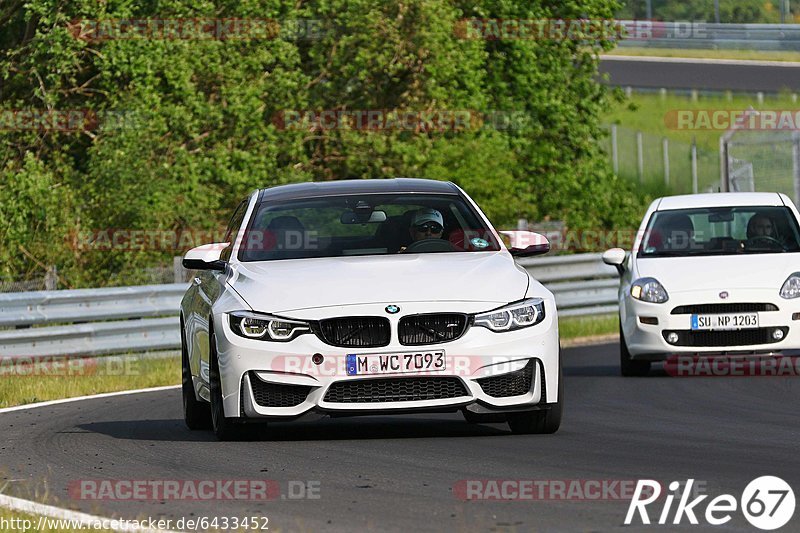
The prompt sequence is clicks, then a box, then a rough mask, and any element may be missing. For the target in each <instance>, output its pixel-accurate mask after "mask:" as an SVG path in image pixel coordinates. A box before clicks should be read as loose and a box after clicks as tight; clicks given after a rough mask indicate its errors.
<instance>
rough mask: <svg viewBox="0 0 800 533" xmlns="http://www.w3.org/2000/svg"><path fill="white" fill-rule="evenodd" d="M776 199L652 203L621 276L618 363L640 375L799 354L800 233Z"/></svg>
mask: <svg viewBox="0 0 800 533" xmlns="http://www.w3.org/2000/svg"><path fill="white" fill-rule="evenodd" d="M798 218H799V217H798V212H797V208H796V207H795V206H794V204H793V203H792V202H791V200H789V198H787V197H786V196H785V195H783V194H778V193H741V192H739V193H714V194H696V195H688V196H671V197H667V198H660V199H657V200H655V201H654V202H653V203H652V204H651V205H650V208H649V209H648V210H647V213H646V214H645V216H644V220H643V221H642V224H641V226H640V228H639V232H638V233H637V236H636V239H635V240H634V244H633V250H632V252H631V253H630V254H627V253H626V252H625V251H624V250H622V249H621V248H613V249H611V250H608V251H606V252H605V253H604V254H603V261H604V262H606V263H607V264H610V265H614V266H616V267H617V269H618V270H619V272H620V275H621V283H620V289H619V314H620V365H621V370H622V374H623V375H625V376H640V375H645V374H647V373H648V372H649V370H650V365H651V362H652V361H661V360H664V359H666V358H667V357H668V356H670V355H673V354H674V355H679V354H733V355H737V354H741V355H748V354H755V355H771V354H776V353H778V352H781V353H784V354H786V353H790V351H792V350H797V349H798V348H800V322H799V321H800V227H799V226H798Z"/></svg>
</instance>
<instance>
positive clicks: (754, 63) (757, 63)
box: [600, 54, 800, 68]
mask: <svg viewBox="0 0 800 533" xmlns="http://www.w3.org/2000/svg"><path fill="white" fill-rule="evenodd" d="M600 59H601V60H602V61H642V62H654V63H694V64H699V65H713V64H719V65H738V66H751V67H786V68H798V67H800V62H797V61H767V60H758V59H710V58H702V57H661V56H624V55H609V54H601V55H600Z"/></svg>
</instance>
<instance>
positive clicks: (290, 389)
mask: <svg viewBox="0 0 800 533" xmlns="http://www.w3.org/2000/svg"><path fill="white" fill-rule="evenodd" d="M249 377H250V388H251V389H252V390H253V398H254V399H255V401H256V403H257V404H258V405H260V406H261V407H294V406H296V405H300V404H301V403H303V402H304V401H305V399H306V397H307V396H308V393H309V392H311V387H308V386H305V385H283V384H278V383H268V382H266V381H261V380H260V379H259V378H258V376H256V375H255V374H254V373H253V372H250V376H249Z"/></svg>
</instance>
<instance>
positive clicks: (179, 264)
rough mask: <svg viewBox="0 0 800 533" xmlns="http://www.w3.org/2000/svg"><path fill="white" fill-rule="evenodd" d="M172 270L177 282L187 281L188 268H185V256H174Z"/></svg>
mask: <svg viewBox="0 0 800 533" xmlns="http://www.w3.org/2000/svg"><path fill="white" fill-rule="evenodd" d="M172 270H173V273H174V275H173V279H174V280H175V283H183V282H184V281H186V269H185V268H183V257H181V256H180V255H176V256H175V257H173V258H172Z"/></svg>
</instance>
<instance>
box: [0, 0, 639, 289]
mask: <svg viewBox="0 0 800 533" xmlns="http://www.w3.org/2000/svg"><path fill="white" fill-rule="evenodd" d="M616 7H617V5H616V3H615V2H613V1H610V0H584V1H581V2H577V1H566V2H563V1H557V0H536V1H533V2H512V1H510V0H458V1H456V2H447V1H445V0H411V1H408V2H402V3H395V2H384V1H382V0H317V1H315V2H309V3H299V2H293V1H292V2H290V1H288V0H242V1H238V2H234V1H232V0H216V1H211V0H203V1H195V2H188V1H186V0H160V1H158V2H156V1H146V2H134V1H132V0H117V1H114V2H97V1H96V0H74V1H71V2H60V1H57V0H28V1H25V2H21V1H12V2H10V3H7V4H5V5H4V6H3V7H0V46H2V48H0V112H2V110H15V109H35V110H47V109H52V110H89V111H91V112H92V113H96V114H97V116H98V117H100V123H99V125H98V126H97V127H92V128H89V129H88V131H36V130H34V131H13V130H10V131H0V217H2V218H0V260H1V261H2V264H1V265H0V273H3V274H7V275H8V274H11V273H19V272H26V273H32V272H35V271H37V269H40V267H38V266H36V265H37V264H56V265H58V267H59V272H60V274H61V276H62V278H63V279H65V280H67V282H68V283H69V284H70V285H72V286H85V285H95V284H103V283H106V282H108V280H109V279H110V278H111V277H112V276H115V275H116V276H119V275H120V274H125V275H126V276H128V277H127V279H130V280H131V282H135V281H136V277H135V273H136V272H138V271H140V270H141V268H142V267H144V266H152V265H154V264H157V263H159V262H162V263H168V262H169V258H170V257H171V256H173V255H177V254H179V253H181V252H182V251H183V249H175V250H169V249H150V250H143V251H130V250H129V251H121V250H116V251H84V250H74V249H73V247H72V246H71V245H70V243H71V242H73V239H72V238H71V237H74V235H76V234H81V232H84V231H87V230H105V229H109V228H112V229H113V228H116V229H125V230H135V229H139V230H149V231H174V232H176V233H177V232H181V231H186V230H212V229H216V228H219V227H220V226H221V225H224V223H225V222H226V221H227V217H228V216H229V215H230V213H231V211H232V209H233V208H234V207H235V206H236V204H237V203H238V201H239V200H240V199H241V198H242V197H243V196H244V195H245V194H246V193H247V192H249V191H251V190H253V189H255V188H258V187H265V186H271V185H277V184H282V183H290V182H297V181H308V180H332V179H344V178H381V177H394V176H409V177H415V176H416V177H428V178H434V179H443V180H452V181H454V182H456V183H458V184H459V185H461V186H462V187H464V188H465V189H466V190H467V191H468V192H469V193H470V194H471V195H472V196H474V197H475V199H476V200H477V201H478V202H479V203H480V204H481V205H482V206H483V207H484V208H485V210H486V211H487V213H488V215H489V216H490V218H492V220H493V222H495V224H496V225H498V226H501V227H509V226H513V225H515V223H516V219H517V218H519V217H525V218H528V219H531V220H541V219H545V218H549V219H558V220H565V221H566V223H567V225H568V226H569V227H570V228H573V229H581V228H608V227H613V226H616V225H623V226H629V225H631V224H633V223H635V222H636V220H638V217H639V216H640V214H641V209H642V207H643V205H644V203H645V202H646V200H647V199H644V198H641V197H640V196H641V195H640V194H639V193H637V192H636V191H634V190H632V188H631V186H630V185H627V182H623V181H620V180H618V179H617V178H616V177H615V176H613V174H612V173H611V172H610V170H609V168H608V165H607V163H606V162H605V158H604V157H603V154H602V153H601V152H600V148H599V143H598V142H597V141H598V139H600V138H601V137H602V136H603V132H602V130H601V129H600V128H599V118H598V117H599V116H600V114H601V113H602V112H603V111H604V110H605V109H607V108H608V107H609V106H610V104H611V102H612V100H613V99H612V98H611V96H610V95H609V93H608V91H607V90H606V89H605V88H604V87H603V86H601V85H600V84H598V83H597V82H596V80H595V75H596V72H597V62H598V58H597V55H598V53H600V52H602V51H604V50H608V49H609V48H610V47H611V46H612V44H611V43H610V42H606V41H602V40H600V41H583V42H578V41H567V40H563V41H556V40H549V41H548V40H482V39H462V38H460V37H459V36H458V34H457V32H456V31H455V27H456V25H457V23H458V21H460V20H462V19H464V18H473V17H474V18H504V19H507V18H526V19H533V18H537V19H540V18H563V19H576V18H581V17H590V18H611V16H612V13H613V12H614V10H615V9H616ZM198 17H200V18H202V17H208V18H212V17H213V18H242V19H247V18H258V19H265V18H271V19H275V20H278V21H287V20H299V19H306V20H315V21H320V22H321V24H322V26H321V28H320V29H321V30H323V31H321V32H320V33H314V34H311V35H309V36H308V37H310V38H299V39H297V38H292V37H291V36H288V37H287V36H286V35H283V36H281V37H279V38H273V39H252V40H245V39H231V40H176V39H146V38H138V39H122V40H114V39H112V40H100V41H96V40H84V39H79V38H76V36H75V32H76V28H77V27H78V26H76V25H75V23H74V21H75V20H95V19H103V20H108V19H126V18H137V19H145V18H150V19H153V18H155V19H177V18H198ZM373 109H383V110H386V109H397V110H411V111H415V112H430V111H435V110H474V111H477V112H492V111H496V112H500V113H516V114H519V115H521V116H523V117H526V120H525V121H523V122H521V123H517V124H515V125H514V127H513V128H509V129H498V128H492V127H484V128H472V129H468V130H467V131H444V132H442V131H428V132H426V131H408V130H406V131H378V132H374V131H372V132H371V131H356V130H346V129H324V128H323V129H313V130H311V129H308V128H306V129H301V128H296V129H292V128H289V129H283V128H281V127H279V124H278V123H276V121H275V118H276V117H278V116H280V115H281V113H282V112H284V111H286V110H373ZM20 247H24V248H25V250H27V253H25V252H22V251H21V248H20Z"/></svg>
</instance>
